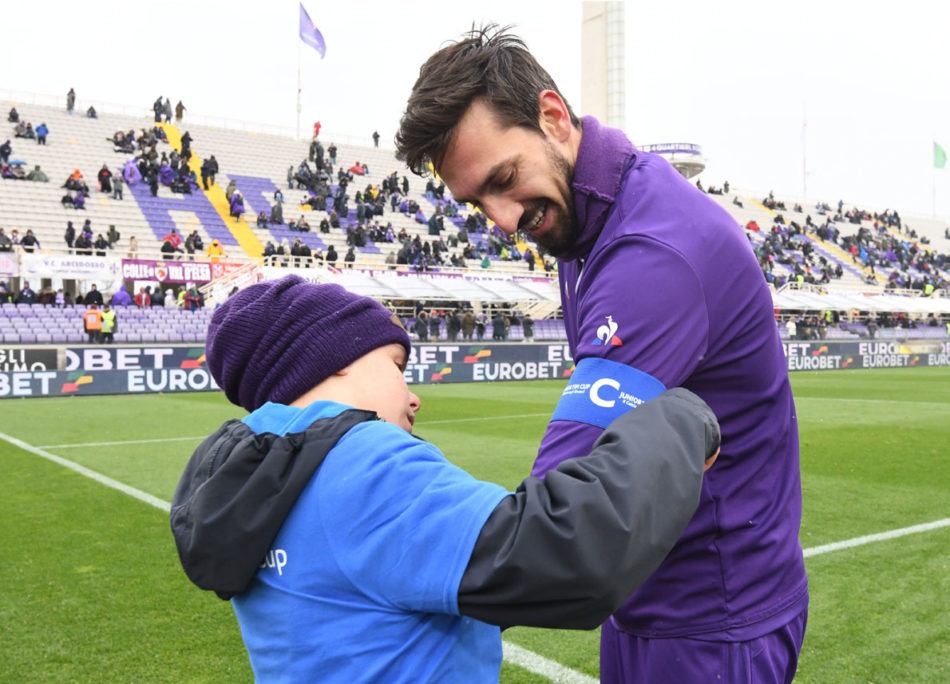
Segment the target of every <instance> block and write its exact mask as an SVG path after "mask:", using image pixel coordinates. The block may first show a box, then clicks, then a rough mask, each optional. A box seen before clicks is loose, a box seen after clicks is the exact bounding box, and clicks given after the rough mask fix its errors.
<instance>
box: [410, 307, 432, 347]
mask: <svg viewBox="0 0 950 684" xmlns="http://www.w3.org/2000/svg"><path fill="white" fill-rule="evenodd" d="M413 330H415V333H416V337H418V338H419V341H420V342H428V341H429V317H428V316H426V312H425V311H417V312H416V322H415V325H414V326H413Z"/></svg>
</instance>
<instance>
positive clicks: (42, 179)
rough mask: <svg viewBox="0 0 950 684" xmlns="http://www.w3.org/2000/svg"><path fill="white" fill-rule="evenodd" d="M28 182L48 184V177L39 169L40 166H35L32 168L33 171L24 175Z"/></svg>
mask: <svg viewBox="0 0 950 684" xmlns="http://www.w3.org/2000/svg"><path fill="white" fill-rule="evenodd" d="M26 179H27V180H28V181H36V182H37V183H49V176H47V175H46V174H45V173H44V172H43V170H42V169H41V168H40V165H39V164H37V165H36V166H34V167H33V170H32V171H30V172H29V173H28V174H27V175H26Z"/></svg>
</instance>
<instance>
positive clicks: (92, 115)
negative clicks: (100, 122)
mask: <svg viewBox="0 0 950 684" xmlns="http://www.w3.org/2000/svg"><path fill="white" fill-rule="evenodd" d="M86 118H87V119H98V118H99V113H98V112H97V111H96V108H95V107H93V106H92V105H89V109H87V110H86Z"/></svg>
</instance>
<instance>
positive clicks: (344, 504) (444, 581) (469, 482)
mask: <svg viewBox="0 0 950 684" xmlns="http://www.w3.org/2000/svg"><path fill="white" fill-rule="evenodd" d="M320 481H321V483H323V484H322V486H321V489H320V494H319V501H320V515H321V518H322V520H324V521H325V524H326V525H327V529H328V530H332V534H330V535H328V538H329V539H330V544H331V550H332V553H333V554H334V556H335V558H336V561H337V563H338V564H339V566H340V568H341V569H342V570H343V572H344V573H345V574H346V575H347V577H348V578H349V579H350V580H351V581H352V582H353V583H354V585H356V586H359V587H361V588H362V590H363V591H365V592H366V593H367V595H369V596H371V597H372V598H373V599H375V600H376V601H377V602H379V603H380V604H382V605H387V604H388V605H392V606H393V607H394V608H398V609H399V610H410V611H422V612H435V613H447V614H450V615H458V587H459V583H460V582H461V579H462V574H463V573H464V572H465V568H466V566H467V565H468V561H469V558H470V557H471V554H472V549H473V548H474V547H475V541H476V539H477V538H478V535H479V533H480V532H481V529H482V527H483V526H484V524H485V521H486V520H488V517H489V516H490V515H491V513H492V511H494V509H495V508H496V506H497V505H498V503H499V502H500V501H501V500H502V499H503V498H504V497H505V496H507V495H508V494H509V492H507V491H506V490H505V489H504V488H503V487H501V486H499V485H495V484H492V483H489V482H481V481H479V480H476V479H475V478H473V477H472V476H471V475H469V474H468V473H466V472H465V471H464V470H462V469H460V468H458V467H457V466H454V465H452V464H451V463H449V462H448V461H447V460H446V459H445V457H444V456H443V455H442V453H441V452H440V451H439V450H438V449H437V448H436V447H434V446H432V445H431V444H428V443H426V442H423V441H421V440H418V439H416V438H414V437H412V436H411V435H409V434H408V433H406V432H404V431H403V430H401V429H399V428H397V427H395V426H393V425H390V424H386V423H382V422H378V423H364V424H362V425H358V426H357V427H355V428H353V429H352V430H350V431H349V432H348V433H347V434H346V436H345V437H344V438H343V439H342V440H340V442H339V443H338V444H337V446H336V447H335V448H334V450H333V451H331V453H330V455H328V457H327V459H326V461H325V462H324V464H323V466H322V467H321V478H320ZM344 481H347V483H346V484H347V486H346V487H341V486H338V485H339V483H341V482H344ZM353 491H357V492H360V493H359V494H356V495H354V494H353V493H352V492H353ZM345 492H348V493H345Z"/></svg>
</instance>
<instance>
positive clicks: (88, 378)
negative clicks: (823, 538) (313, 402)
mask: <svg viewBox="0 0 950 684" xmlns="http://www.w3.org/2000/svg"><path fill="white" fill-rule="evenodd" d="M782 346H783V348H784V350H785V355H786V358H787V361H788V369H789V370H790V371H803V370H840V369H875V368H908V367H916V366H921V367H924V366H950V340H947V341H938V342H935V341H905V342H895V341H884V340H881V341H875V340H869V341H864V342H826V341H807V342H806V341H801V342H797V341H789V342H785V343H783V345H782ZM57 359H58V356H57V353H56V351H55V348H39V349H37V348H21V347H6V348H2V349H0V398H9V397H46V396H71V395H95V394H145V393H153V392H202V391H212V390H217V389H218V386H217V385H216V384H215V382H214V379H213V378H212V377H211V373H209V372H208V368H207V365H206V363H205V356H204V348H203V347H188V346H159V345H155V346H147V347H146V346H140V347H112V346H89V347H68V348H66V350H65V354H64V355H63V357H62V358H61V359H59V361H57ZM573 372H574V362H573V361H572V360H571V356H570V350H569V349H568V346H567V345H566V344H550V343H547V344H544V343H534V344H518V343H512V344H493V343H488V344H472V343H462V344H458V343H447V344H438V343H433V344H417V345H413V347H412V353H411V354H410V357H409V362H408V364H407V365H406V371H405V377H406V381H407V382H409V383H410V384H429V383H447V382H499V381H500V382H505V381H519V380H566V379H567V378H569V377H571V374H572V373H573ZM604 392H607V393H608V394H609V392H608V390H606V389H605V390H604ZM605 397H606V399H607V400H609V399H610V398H611V397H607V396H606V395H605ZM605 397H601V399H604V398H605Z"/></svg>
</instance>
